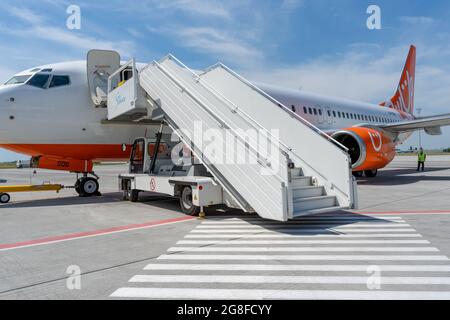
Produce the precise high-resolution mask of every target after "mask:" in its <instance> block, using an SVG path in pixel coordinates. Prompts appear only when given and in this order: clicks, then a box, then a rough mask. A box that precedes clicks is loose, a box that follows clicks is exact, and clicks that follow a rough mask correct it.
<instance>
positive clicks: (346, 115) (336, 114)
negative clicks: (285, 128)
mask: <svg viewBox="0 0 450 320" xmlns="http://www.w3.org/2000/svg"><path fill="white" fill-rule="evenodd" d="M292 111H293V112H296V107H295V106H294V105H292ZM303 113H304V114H310V115H315V116H322V109H320V108H311V107H309V108H307V107H303ZM327 114H328V117H329V118H331V117H333V118H340V119H350V120H360V121H367V122H377V123H392V122H398V121H399V119H393V118H391V117H382V116H374V115H367V114H359V113H352V112H341V111H335V110H327Z"/></svg>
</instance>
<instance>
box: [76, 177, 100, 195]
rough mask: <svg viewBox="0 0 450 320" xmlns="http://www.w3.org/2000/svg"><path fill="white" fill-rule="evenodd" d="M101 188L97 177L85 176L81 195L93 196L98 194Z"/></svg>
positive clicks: (82, 181) (81, 184)
mask: <svg viewBox="0 0 450 320" xmlns="http://www.w3.org/2000/svg"><path fill="white" fill-rule="evenodd" d="M98 189H99V184H98V181H97V179H94V178H83V179H81V182H80V196H82V197H92V196H94V195H97V194H98V193H99V192H98Z"/></svg>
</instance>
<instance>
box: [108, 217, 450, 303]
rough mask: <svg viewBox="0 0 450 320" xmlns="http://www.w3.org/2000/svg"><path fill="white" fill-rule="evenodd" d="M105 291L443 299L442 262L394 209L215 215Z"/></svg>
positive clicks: (447, 274) (449, 273)
mask: <svg viewBox="0 0 450 320" xmlns="http://www.w3.org/2000/svg"><path fill="white" fill-rule="evenodd" d="M374 281H375V282H374ZM374 283H376V284H377V286H375V287H374V286H373V284H374ZM111 297H116V298H148V299H246V300H247V299H256V300H258V299H402V300H405V299H450V260H449V258H448V257H447V256H445V255H442V254H441V253H440V251H439V250H438V248H436V247H433V246H432V245H430V242H429V241H428V240H426V239H422V235H420V234H419V233H417V231H416V230H415V229H413V228H412V227H411V226H410V225H409V224H408V223H406V222H405V221H404V219H403V218H402V217H400V216H395V215H389V216H383V215H373V214H372V215H356V214H355V215H350V214H341V215H340V214H335V215H332V214H324V215H315V216H308V217H303V218H301V219H298V220H296V221H293V222H289V223H286V224H281V223H277V222H271V221H262V220H260V219H258V218H248V217H244V218H226V219H218V218H216V219H210V220H205V221H203V222H202V223H201V224H200V225H199V226H197V227H196V228H195V229H194V230H192V231H191V232H190V233H189V234H187V235H186V236H185V237H184V238H183V239H181V240H179V241H178V242H177V243H176V245H175V246H173V247H171V248H169V249H168V250H167V253H166V254H163V255H161V256H159V257H158V258H157V259H155V260H154V261H153V262H152V263H150V264H148V265H147V266H146V267H145V268H144V270H143V271H142V272H141V274H138V275H135V276H133V277H131V279H130V281H129V285H128V286H126V287H123V288H120V289H118V290H116V291H115V292H113V293H112V295H111Z"/></svg>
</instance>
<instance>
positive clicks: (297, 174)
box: [291, 168, 303, 177]
mask: <svg viewBox="0 0 450 320" xmlns="http://www.w3.org/2000/svg"><path fill="white" fill-rule="evenodd" d="M300 176H303V169H302V168H294V169H291V177H300Z"/></svg>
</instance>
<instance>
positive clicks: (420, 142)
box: [417, 108, 422, 148]
mask: <svg viewBox="0 0 450 320" xmlns="http://www.w3.org/2000/svg"><path fill="white" fill-rule="evenodd" d="M421 113H422V108H417V116H418V117H419V118H420V114H421ZM419 148H422V129H420V130H419Z"/></svg>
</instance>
